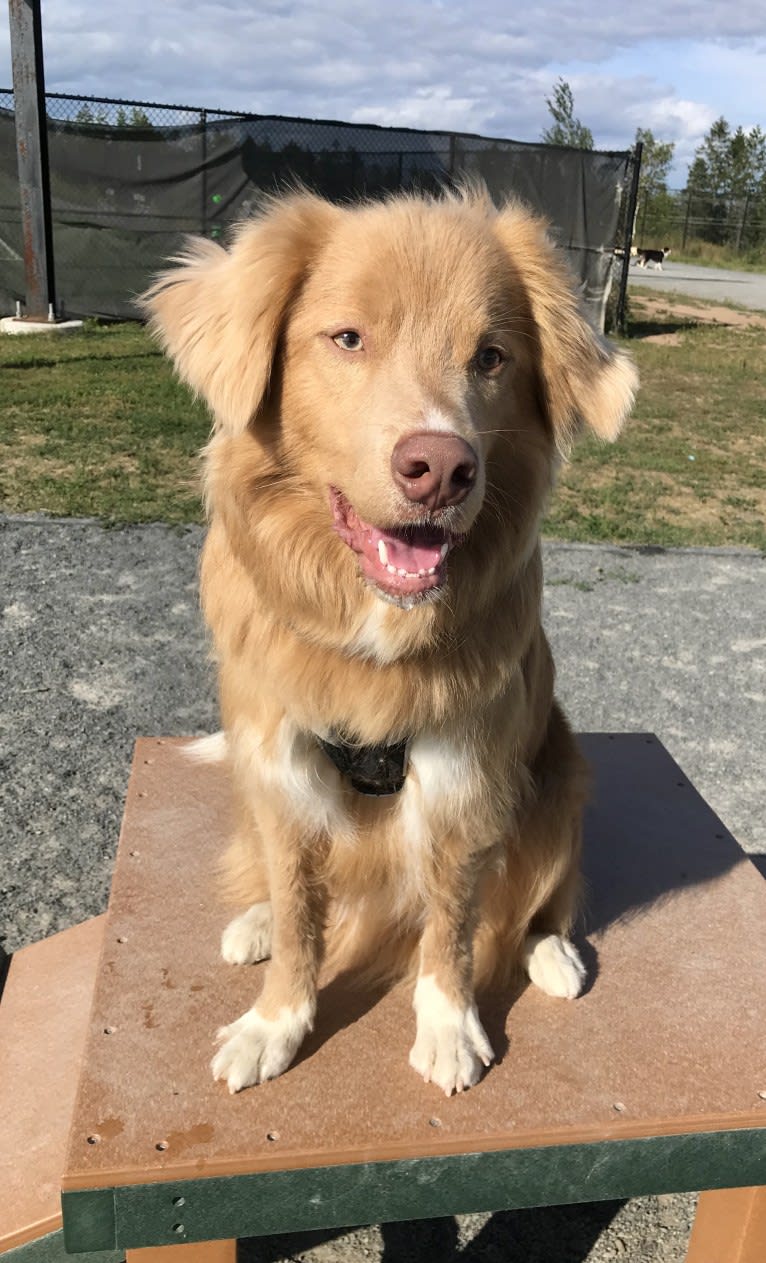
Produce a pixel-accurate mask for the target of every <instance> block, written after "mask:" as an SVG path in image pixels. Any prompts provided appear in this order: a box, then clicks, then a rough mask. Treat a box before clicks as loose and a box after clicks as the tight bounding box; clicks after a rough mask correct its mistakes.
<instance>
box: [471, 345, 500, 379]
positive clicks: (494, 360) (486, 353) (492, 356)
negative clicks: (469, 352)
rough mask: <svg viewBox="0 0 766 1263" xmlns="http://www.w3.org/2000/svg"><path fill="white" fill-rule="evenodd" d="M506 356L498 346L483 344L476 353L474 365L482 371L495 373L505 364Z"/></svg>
mask: <svg viewBox="0 0 766 1263" xmlns="http://www.w3.org/2000/svg"><path fill="white" fill-rule="evenodd" d="M505 360H506V356H505V353H504V352H503V351H501V350H500V347H499V346H485V347H482V349H481V350H480V351H479V352H478V353H477V355H476V367H477V368H479V369H480V370H481V372H482V373H496V372H497V371H498V369H501V368H502V367H503V365H504V364H505Z"/></svg>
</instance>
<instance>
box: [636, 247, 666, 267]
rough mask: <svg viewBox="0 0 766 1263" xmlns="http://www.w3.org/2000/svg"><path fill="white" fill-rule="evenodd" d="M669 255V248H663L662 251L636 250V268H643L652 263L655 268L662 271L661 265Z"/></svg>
mask: <svg viewBox="0 0 766 1263" xmlns="http://www.w3.org/2000/svg"><path fill="white" fill-rule="evenodd" d="M669 254H670V246H665V247H664V248H663V249H662V250H637V251H636V266H637V267H640V268H645V267H646V266H647V265H648V264H649V263H653V264H654V266H655V267H656V268H658V269H659V270H660V272H661V271H662V263H663V260H664V259H665V258H667V256H668V255H669Z"/></svg>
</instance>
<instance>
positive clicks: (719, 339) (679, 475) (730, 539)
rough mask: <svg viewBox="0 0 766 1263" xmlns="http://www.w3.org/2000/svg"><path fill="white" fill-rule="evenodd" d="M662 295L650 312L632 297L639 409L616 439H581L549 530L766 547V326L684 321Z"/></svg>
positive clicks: (627, 539) (615, 538)
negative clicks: (639, 386)
mask: <svg viewBox="0 0 766 1263" xmlns="http://www.w3.org/2000/svg"><path fill="white" fill-rule="evenodd" d="M666 298H668V302H669V303H672V299H670V298H669V297H668V296H666ZM663 301H664V300H660V301H659V302H657V301H655V302H654V303H652V305H651V316H650V318H646V315H645V314H644V315H642V313H645V312H646V311H647V310H648V309H649V304H648V301H647V300H643V299H641V298H635V297H634V298H632V299H631V314H632V326H633V331H634V333H637V334H640V335H642V336H639V337H633V338H631V339H630V341H629V343H628V345H629V349H630V351H631V353H632V354H633V355H634V356H635V358H636V360H637V362H638V366H639V370H640V372H641V381H642V387H641V391H640V393H639V397H638V401H637V405H636V409H635V412H634V414H633V416H632V418H631V420H630V421H629V422H628V424H627V426H626V428H625V431H624V433H623V434H622V436H621V437H620V439H619V440H618V442H617V443H615V444H614V445H611V444H603V443H599V442H596V441H595V440H593V439H587V438H586V439H584V440H582V441H581V442H580V443H579V445H578V446H577V447H576V448H575V450H574V452H573V455H572V460H571V462H570V463H569V464H568V465H567V466H566V467H565V468H564V470H563V471H562V474H561V477H560V480H559V486H558V488H557V491H556V494H555V497H554V500H553V502H552V505H551V509H550V512H549V515H548V518H547V521H546V524H545V532H546V534H547V535H549V536H553V537H557V538H559V539H568V540H592V541H612V542H616V543H624V544H626V543H630V544H636V543H640V544H650V545H661V546H668V545H684V546H691V545H716V546H723V545H746V546H750V547H753V548H757V549H761V550H763V551H766V374H765V373H764V365H765V364H766V328H740V327H738V328H729V327H722V326H720V325H705V324H695V323H693V322H692V321H691V320H690V319H689V318H685V319H683V320H679V319H674V318H673V315H672V307H671V306H668V307H667V308H666V309H664V310H663V309H662V302H663ZM683 301H684V304H685V305H686V306H687V307H688V305H689V300H688V299H685V300H683ZM700 306H704V305H702V304H700ZM658 309H659V310H658ZM656 337H659V338H661V339H666V340H661V341H653V340H647V339H653V338H656Z"/></svg>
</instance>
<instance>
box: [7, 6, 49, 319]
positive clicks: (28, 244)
mask: <svg viewBox="0 0 766 1263" xmlns="http://www.w3.org/2000/svg"><path fill="white" fill-rule="evenodd" d="M8 11H9V17H10V23H11V60H12V63H13V96H14V105H15V114H16V151H17V156H18V164H19V186H20V193H21V225H22V231H23V238H24V279H25V285H26V299H27V303H26V314H27V315H28V316H35V317H36V318H37V319H38V320H45V319H49V318H52V317H53V316H54V315H55V309H56V291H55V286H54V276H53V226H52V221H51V193H50V178H49V170H48V132H47V121H46V114H45V80H44V75H43V33H42V19H41V16H40V0H10V2H9V5H8Z"/></svg>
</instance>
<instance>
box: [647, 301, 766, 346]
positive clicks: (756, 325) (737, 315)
mask: <svg viewBox="0 0 766 1263" xmlns="http://www.w3.org/2000/svg"><path fill="white" fill-rule="evenodd" d="M633 302H634V304H635V307H636V309H640V314H641V317H642V319H643V318H646V317H649V318H656V317H658V316H667V315H670V318H671V319H672V320H679V319H680V320H687V321H689V322H690V323H692V322H693V323H695V324H712V325H728V326H729V327H730V328H733V329H766V316H764V315H762V314H760V313H759V312H755V311H735V310H734V308H733V307H720V306H715V305H713V304H704V305H703V304H700V305H698V304H696V303H694V302H677V301H676V300H675V299H674V298H673V297H672V296H669V295H664V294H663V296H662V297H658V298H647V297H645V296H644V295H641V297H640V298H638V299H634V300H633ZM671 338H677V341H673V342H671V341H670V340H671ZM643 341H644V342H669V343H670V345H672V346H677V345H678V344H679V342H680V341H681V338H680V335H677V334H650V335H649V336H648V337H645V338H644V339H643Z"/></svg>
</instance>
